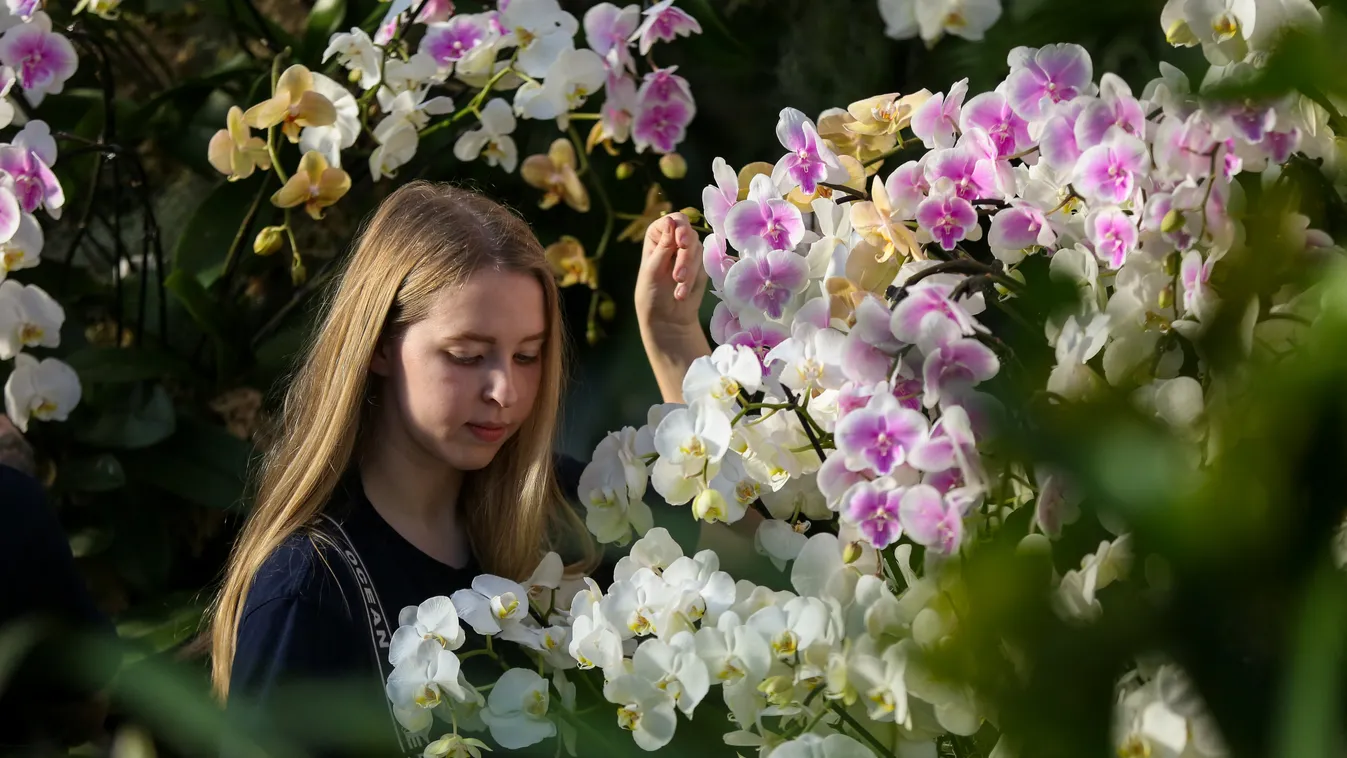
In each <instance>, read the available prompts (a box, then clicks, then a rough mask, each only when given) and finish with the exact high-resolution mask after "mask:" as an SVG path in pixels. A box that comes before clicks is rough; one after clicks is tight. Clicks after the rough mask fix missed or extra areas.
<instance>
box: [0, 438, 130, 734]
mask: <svg viewBox="0 0 1347 758" xmlns="http://www.w3.org/2000/svg"><path fill="white" fill-rule="evenodd" d="M32 465H33V457H32V451H31V450H29V449H28V448H27V445H26V443H25V442H24V440H23V438H22V436H20V435H19V433H18V430H16V429H15V428H14V427H13V426H12V425H11V424H10V423H9V420H8V419H7V418H5V417H4V416H0V519H3V523H4V526H3V528H0V634H6V633H10V634H12V636H11V637H10V639H11V640H12V641H19V640H27V641H29V646H28V649H27V650H26V652H25V653H24V655H23V657H22V662H21V663H20V665H19V666H18V668H17V670H15V671H12V672H10V673H9V675H8V676H7V677H6V676H0V753H5V754H9V753H10V752H11V750H13V749H17V748H18V747H19V746H25V747H27V748H30V749H31V748H33V747H34V746H36V745H39V744H45V745H49V746H69V745H76V744H80V743H83V742H86V741H88V740H89V739H91V738H93V737H95V736H97V735H98V734H99V732H100V730H101V725H102V721H103V717H104V715H105V714H106V710H107V709H106V704H105V702H104V700H103V698H102V697H100V696H99V695H98V694H97V693H96V692H95V691H94V690H95V689H96V687H90V686H89V681H88V680H89V679H90V678H92V679H97V680H106V679H107V677H108V676H110V675H111V670H112V668H115V666H111V665H110V664H109V666H108V670H106V671H100V672H95V673H94V675H93V677H89V676H88V674H89V673H90V672H87V671H86V672H83V673H84V674H85V676H83V677H78V678H80V679H85V680H86V681H84V682H78V681H76V679H77V677H75V676H74V672H73V671H71V670H70V665H69V664H70V660H69V657H68V656H67V655H66V653H67V652H68V649H69V645H70V644H71V643H72V641H73V640H74V639H75V637H76V636H77V635H80V634H88V633H90V632H95V633H106V634H113V629H112V624H111V622H110V621H109V620H108V618H107V617H106V616H104V615H103V614H102V613H101V612H100V611H99V610H98V608H97V607H96V606H95V605H94V602H93V598H92V597H91V596H90V595H89V591H88V588H87V587H86V586H85V583H84V580H83V578H82V577H81V576H80V575H79V573H78V571H77V570H76V567H75V559H74V556H73V555H72V554H71V552H70V546H69V543H68V542H67V538H66V535H65V533H64V531H63V530H62V529H61V524H60V522H59V521H58V520H57V518H56V514H55V512H54V511H53V510H52V508H51V507H50V506H49V505H48V504H47V500H46V497H45V494H44V493H43V490H42V485H41V483H40V482H38V481H37V480H36V479H34V478H33V476H32ZM16 466H17V467H16ZM21 469H23V470H21ZM100 668H102V667H100Z"/></svg>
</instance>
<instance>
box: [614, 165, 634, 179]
mask: <svg viewBox="0 0 1347 758" xmlns="http://www.w3.org/2000/svg"><path fill="white" fill-rule="evenodd" d="M614 173H615V174H616V175H617V178H618V180H619V181H620V180H622V179H630V178H631V175H632V174H634V173H636V164H635V163H632V162H631V161H623V162H621V163H619V164H617V171H616V172H614Z"/></svg>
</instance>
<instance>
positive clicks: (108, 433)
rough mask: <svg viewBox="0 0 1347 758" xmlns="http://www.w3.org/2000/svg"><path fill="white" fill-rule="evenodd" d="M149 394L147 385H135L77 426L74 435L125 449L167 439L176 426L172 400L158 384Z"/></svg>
mask: <svg viewBox="0 0 1347 758" xmlns="http://www.w3.org/2000/svg"><path fill="white" fill-rule="evenodd" d="M146 395H147V391H146V390H145V385H143V384H138V385H134V388H133V389H132V391H131V392H130V393H128V394H126V395H124V396H123V397H122V398H121V400H120V402H118V403H117V404H116V405H114V406H113V407H110V408H108V409H107V410H105V411H104V412H103V413H102V415H100V416H98V418H96V419H95V420H94V422H93V423H92V424H90V425H88V426H80V427H77V428H76V431H75V438H76V439H78V440H79V441H80V442H83V443H85V444H88V445H95V446H97V447H111V448H119V449H123V450H138V449H141V448H146V447H149V446H151V445H153V444H155V443H157V442H160V441H162V440H164V439H166V438H168V436H169V435H171V434H173V430H174V429H175V428H176V427H177V414H176V411H175V410H174V409H173V401H172V400H171V399H169V396H168V392H167V391H165V390H164V388H163V387H162V386H160V385H158V384H156V385H154V386H153V389H150V390H148V397H147V396H146Z"/></svg>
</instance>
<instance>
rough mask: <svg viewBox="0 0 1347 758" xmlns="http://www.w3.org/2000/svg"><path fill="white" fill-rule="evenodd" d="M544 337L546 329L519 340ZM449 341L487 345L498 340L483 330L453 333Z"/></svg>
mask: <svg viewBox="0 0 1347 758" xmlns="http://www.w3.org/2000/svg"><path fill="white" fill-rule="evenodd" d="M544 339H547V332H545V331H544V332H538V333H537V334H530V335H529V336H527V337H524V338H523V339H521V340H519V341H520V342H537V341H540V340H544ZM449 341H450V342H480V343H482V344H485V345H494V344H496V341H497V340H496V338H495V337H493V336H491V335H489V334H482V333H481V332H459V333H458V334H455V335H453V336H452V337H450V338H449Z"/></svg>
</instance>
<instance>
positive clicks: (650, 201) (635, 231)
mask: <svg viewBox="0 0 1347 758" xmlns="http://www.w3.org/2000/svg"><path fill="white" fill-rule="evenodd" d="M768 165H769V166H770V164H768ZM671 210H673V203H671V202H669V201H668V200H665V199H664V190H663V189H661V188H660V186H659V185H658V184H651V185H650V189H649V190H647V191H646V193H645V209H644V210H642V211H641V215H639V216H637V217H636V218H634V219H632V221H631V223H630V224H627V226H626V228H624V229H623V230H622V233H621V234H619V235H617V240H618V241H619V242H622V241H624V240H625V241H629V242H640V241H641V238H642V237H644V236H645V230H646V228H647V227H649V226H650V225H651V224H653V223H655V221H657V220H659V218H660V217H661V216H663V215H664V214H666V213H668V212H669V211H671Z"/></svg>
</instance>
